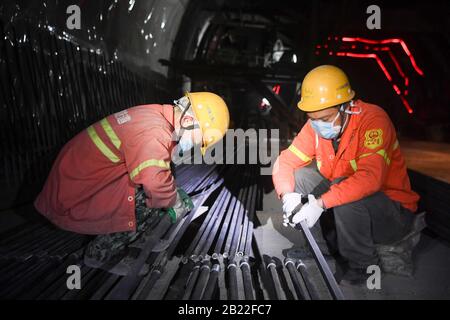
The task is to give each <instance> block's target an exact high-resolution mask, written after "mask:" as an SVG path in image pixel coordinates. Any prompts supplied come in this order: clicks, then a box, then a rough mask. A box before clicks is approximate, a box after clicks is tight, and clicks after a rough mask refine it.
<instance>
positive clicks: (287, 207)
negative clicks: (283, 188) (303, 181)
mask: <svg viewBox="0 0 450 320" xmlns="http://www.w3.org/2000/svg"><path fill="white" fill-rule="evenodd" d="M281 201H282V202H283V212H284V216H285V218H289V217H290V216H291V215H292V213H293V211H294V209H295V208H297V207H298V205H299V204H301V203H302V195H301V194H300V193H296V192H289V193H286V194H284V195H283V198H281Z"/></svg>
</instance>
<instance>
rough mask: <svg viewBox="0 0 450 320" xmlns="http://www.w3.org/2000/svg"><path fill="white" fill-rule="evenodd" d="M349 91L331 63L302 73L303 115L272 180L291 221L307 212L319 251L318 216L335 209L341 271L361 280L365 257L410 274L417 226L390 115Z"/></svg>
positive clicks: (368, 262)
mask: <svg viewBox="0 0 450 320" xmlns="http://www.w3.org/2000/svg"><path fill="white" fill-rule="evenodd" d="M354 96H355V92H354V91H353V90H352V89H351V87H350V84H349V81H348V79H347V76H346V75H345V74H344V72H343V71H342V70H341V69H339V68H337V67H334V66H330V65H323V66H319V67H317V68H315V69H313V70H312V71H310V72H309V73H308V74H307V75H306V76H305V79H304V81H303V83H302V88H301V100H300V102H299V103H298V107H299V108H300V110H302V111H304V112H306V113H307V116H308V118H309V120H308V121H307V122H306V124H305V125H304V126H303V128H302V129H301V131H300V133H299V134H298V135H297V137H296V138H295V139H294V140H293V142H292V144H291V145H290V146H289V148H288V149H287V150H284V151H283V152H281V154H280V156H279V157H278V159H277V161H276V163H275V165H274V171H273V182H274V185H275V189H276V191H277V194H278V196H279V197H280V199H282V202H283V211H284V214H285V216H286V217H288V219H289V222H290V223H291V224H292V223H293V224H296V223H298V222H300V221H302V220H306V222H307V225H308V226H309V228H312V230H311V231H312V233H313V235H314V236H315V238H316V240H317V242H318V244H319V245H320V247H321V248H322V251H326V250H328V249H331V247H332V246H330V248H328V246H326V243H327V242H326V241H325V239H326V240H329V239H331V238H330V237H327V234H325V239H324V238H323V235H324V234H323V233H322V231H324V232H325V230H322V229H321V226H320V224H319V223H316V222H317V221H318V220H319V218H320V217H322V218H323V219H321V220H327V219H326V218H329V217H330V216H333V215H334V219H328V220H327V221H332V222H333V221H334V225H335V228H334V230H333V231H334V232H335V235H336V238H337V239H336V240H337V244H336V241H335V242H334V245H335V246H336V247H337V250H338V253H339V254H340V256H342V257H343V258H345V260H346V261H347V262H348V263H347V268H346V272H345V273H344V275H343V278H342V279H343V280H345V281H346V282H349V283H351V284H362V283H365V281H366V280H367V277H368V274H367V273H366V271H367V267H368V266H370V265H379V264H381V267H382V268H383V269H384V271H387V272H393V273H397V274H404V275H408V274H410V273H411V270H412V264H411V261H412V260H411V259H410V257H411V251H412V248H413V247H414V245H415V244H416V243H417V241H418V238H417V236H415V237H414V236H412V235H418V234H419V231H420V230H421V228H423V226H419V224H420V223H419V219H417V217H418V216H416V215H415V214H414V212H415V211H416V210H417V202H418V199H419V196H418V195H417V194H416V193H415V192H413V191H412V190H411V186H410V181H409V178H408V175H407V171H406V166H405V160H404V158H403V156H402V153H401V151H400V147H399V143H398V141H397V137H396V133H395V128H394V126H393V124H392V122H391V120H390V119H389V117H388V115H387V114H386V112H385V111H384V110H383V109H381V108H380V107H378V106H376V105H373V104H369V103H366V102H363V101H361V100H353V98H354ZM302 199H304V201H303V202H304V203H305V202H306V201H307V203H306V204H304V205H303V206H302V205H301V202H302ZM305 200H306V201H305ZM330 209H333V210H330ZM421 218H422V217H421ZM421 221H423V219H422V220H421ZM322 222H324V221H322ZM322 224H323V223H322ZM313 226H314V228H313ZM331 229H333V228H331ZM328 244H330V241H328ZM325 253H326V252H325ZM397 253H398V254H397ZM396 254H397V255H396ZM338 280H339V279H338Z"/></svg>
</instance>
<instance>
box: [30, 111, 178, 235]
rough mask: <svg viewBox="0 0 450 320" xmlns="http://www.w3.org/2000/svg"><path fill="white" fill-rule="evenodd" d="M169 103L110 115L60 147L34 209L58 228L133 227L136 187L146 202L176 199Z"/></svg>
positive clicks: (99, 230) (164, 203)
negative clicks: (143, 192) (171, 165)
mask: <svg viewBox="0 0 450 320" xmlns="http://www.w3.org/2000/svg"><path fill="white" fill-rule="evenodd" d="M173 122H174V111H173V106H171V105H156V104H153V105H142V106H136V107H133V108H130V109H127V110H123V111H121V112H118V113H115V114H113V115H110V116H108V117H106V118H104V119H103V120H101V121H99V122H97V123H95V124H93V125H91V126H90V127H88V128H87V129H86V130H83V131H82V132H80V133H79V134H78V135H76V136H75V137H74V138H73V139H72V140H70V141H69V142H68V143H67V144H66V145H65V146H64V147H63V149H62V150H61V152H60V153H59V155H58V157H57V159H56V161H55V163H54V164H53V167H52V169H51V172H50V174H49V176H48V178H47V181H46V183H45V185H44V187H43V190H42V191H41V193H40V194H39V196H38V197H37V199H36V200H35V203H34V204H35V207H36V209H37V210H38V211H39V212H40V213H41V214H42V215H44V216H45V217H47V218H48V219H49V220H50V221H51V222H53V223H54V224H56V225H57V226H59V227H60V228H62V229H66V230H69V231H73V232H77V233H83V234H107V233H113V232H122V231H135V228H136V217H135V199H134V198H135V188H136V186H137V185H142V186H143V188H144V191H145V193H146V195H147V197H148V199H147V200H146V201H147V206H148V207H151V208H167V207H171V206H173V205H174V204H175V201H176V187H175V181H174V177H173V176H172V174H171V171H170V161H171V155H172V150H173V148H174V147H175V142H174V141H173V139H172V134H173V131H174V125H173Z"/></svg>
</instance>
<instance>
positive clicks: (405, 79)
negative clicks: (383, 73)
mask: <svg viewBox="0 0 450 320" xmlns="http://www.w3.org/2000/svg"><path fill="white" fill-rule="evenodd" d="M388 52H389V56H390V57H391V59H392V61H393V62H394V64H395V67H396V68H397V71H398V73H400V75H401V76H402V78H403V79H404V81H405V86H406V87H407V86H408V83H409V79H408V78H407V77H406V75H405V73H404V72H403V70H402V68H401V67H400V64H399V63H398V61H397V59H396V58H395V55H394V54H393V53H392V51H391V50H389V51H388Z"/></svg>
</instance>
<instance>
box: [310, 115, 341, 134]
mask: <svg viewBox="0 0 450 320" xmlns="http://www.w3.org/2000/svg"><path fill="white" fill-rule="evenodd" d="M338 117H339V112H338V114H337V115H336V117H335V118H334V120H333V121H331V122H325V121H322V120H311V126H312V128H313V129H314V131H315V132H316V133H317V134H319V135H320V136H321V137H322V138H324V139H329V140H331V139H334V138H336V137H337V136H338V135H339V133H340V132H341V129H342V126H335V125H334V123H335V122H336V120H337V118H338Z"/></svg>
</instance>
